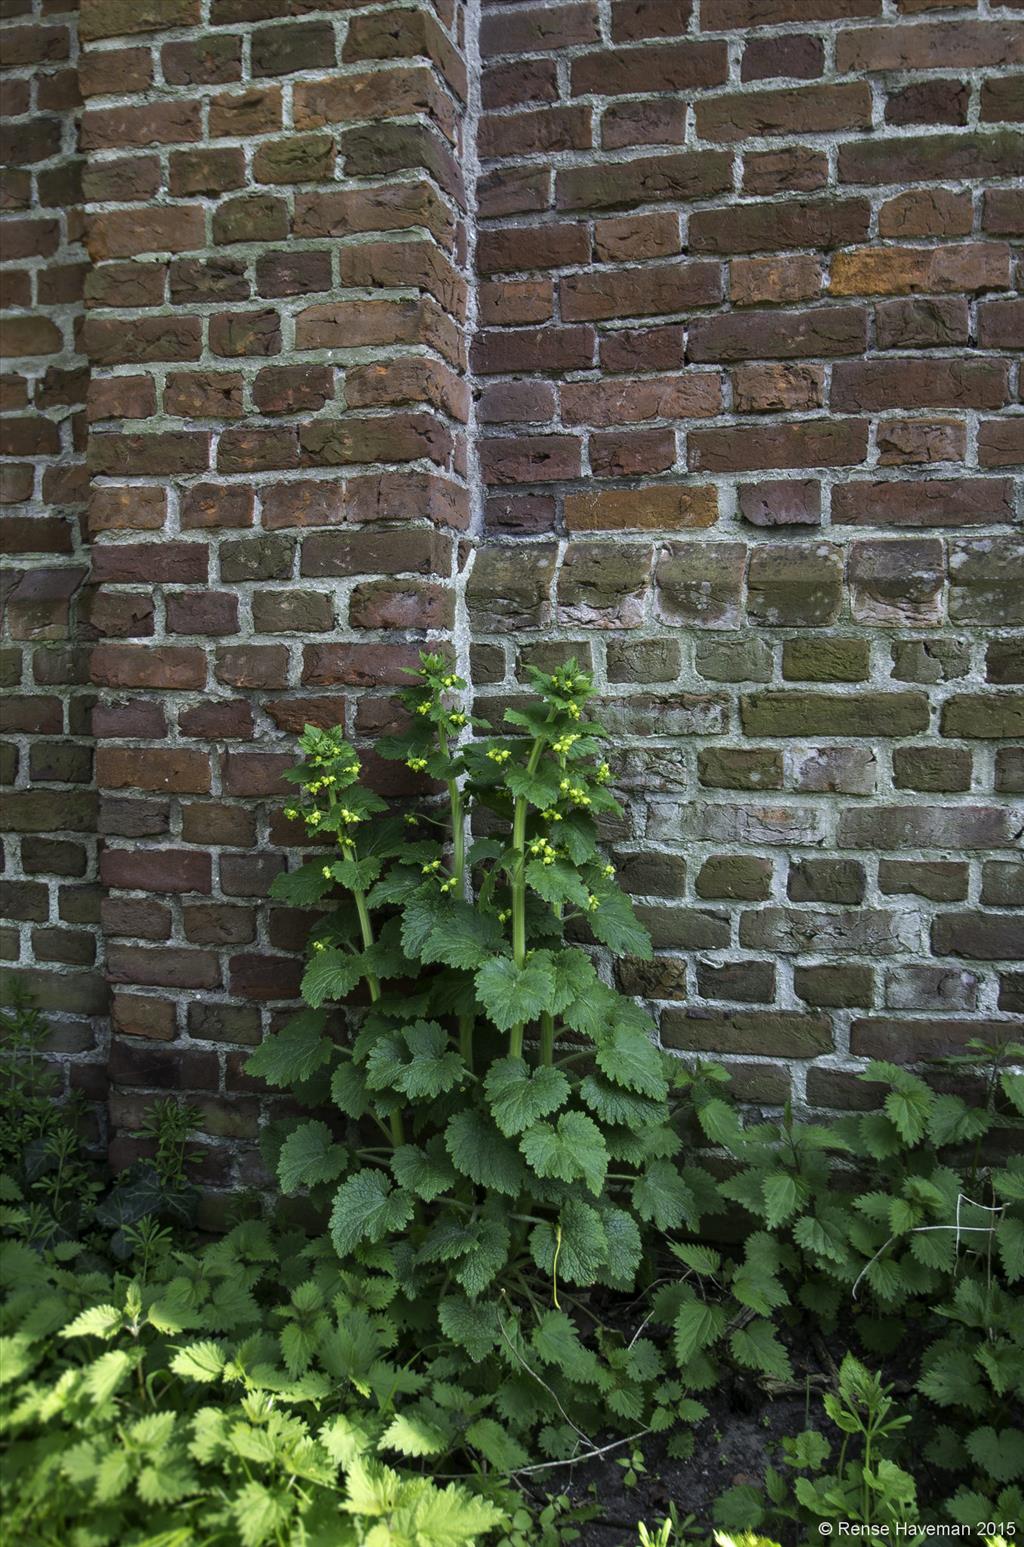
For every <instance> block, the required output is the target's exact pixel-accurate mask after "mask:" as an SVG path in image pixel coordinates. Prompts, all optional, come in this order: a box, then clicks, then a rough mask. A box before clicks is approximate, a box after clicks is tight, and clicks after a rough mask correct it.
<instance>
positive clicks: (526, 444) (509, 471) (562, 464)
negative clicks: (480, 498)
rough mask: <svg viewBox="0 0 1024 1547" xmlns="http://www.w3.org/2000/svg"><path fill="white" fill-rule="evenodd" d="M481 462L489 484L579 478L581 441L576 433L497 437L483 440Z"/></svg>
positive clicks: (546, 481)
mask: <svg viewBox="0 0 1024 1547" xmlns="http://www.w3.org/2000/svg"><path fill="white" fill-rule="evenodd" d="M480 465H481V468H482V470H483V478H484V482H485V483H486V484H501V483H550V482H553V481H557V480H559V479H562V478H578V477H579V474H580V443H579V441H578V440H577V439H576V437H575V436H572V435H517V436H501V437H496V438H494V439H489V440H485V441H483V442H482V443H481V445H480Z"/></svg>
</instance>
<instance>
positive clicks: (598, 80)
mask: <svg viewBox="0 0 1024 1547" xmlns="http://www.w3.org/2000/svg"><path fill="white" fill-rule="evenodd" d="M571 75H572V94H573V96H574V97H582V96H587V95H589V94H591V93H593V94H594V95H596V96H602V97H614V96H626V95H628V94H630V93H632V92H657V91H666V92H669V91H687V90H692V89H693V88H694V87H703V86H720V85H722V84H723V83H724V81H725V80H726V78H727V76H728V54H727V47H726V44H725V43H724V42H717V41H716V42H704V41H702V42H685V43H663V44H653V45H651V46H649V47H647V48H619V49H615V50H614V51H613V52H604V51H594V52H592V53H589V54H583V55H582V56H580V57H578V58H576V59H574V60H573V62H572V67H571Z"/></svg>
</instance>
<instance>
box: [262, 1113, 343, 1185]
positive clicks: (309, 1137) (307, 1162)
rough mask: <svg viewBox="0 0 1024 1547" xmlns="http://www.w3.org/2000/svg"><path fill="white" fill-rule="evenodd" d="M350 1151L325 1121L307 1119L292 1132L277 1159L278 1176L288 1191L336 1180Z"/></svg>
mask: <svg viewBox="0 0 1024 1547" xmlns="http://www.w3.org/2000/svg"><path fill="white" fill-rule="evenodd" d="M347 1158H348V1152H347V1151H346V1150H345V1148H344V1146H343V1145H341V1144H335V1142H334V1136H333V1134H332V1133H331V1130H330V1129H329V1128H328V1126H327V1124H326V1123H321V1122H308V1123H303V1124H301V1126H300V1127H298V1128H296V1129H295V1130H294V1131H293V1132H292V1133H290V1134H289V1135H288V1137H287V1139H285V1141H284V1143H283V1144H282V1146H281V1153H280V1154H279V1156H278V1159H277V1179H278V1181H279V1182H280V1184H281V1189H282V1191H283V1192H286V1193H294V1192H297V1191H298V1189H299V1188H300V1187H313V1186H315V1185H316V1183H317V1182H333V1181H334V1178H335V1177H336V1176H337V1175H338V1173H339V1172H340V1171H341V1170H342V1168H343V1167H344V1165H345V1161H346V1159H347Z"/></svg>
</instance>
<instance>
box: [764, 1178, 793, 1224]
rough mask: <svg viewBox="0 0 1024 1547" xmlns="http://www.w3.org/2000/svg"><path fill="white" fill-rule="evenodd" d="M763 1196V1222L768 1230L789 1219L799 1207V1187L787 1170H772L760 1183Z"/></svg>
mask: <svg viewBox="0 0 1024 1547" xmlns="http://www.w3.org/2000/svg"><path fill="white" fill-rule="evenodd" d="M761 1193H762V1196H763V1197H764V1222H765V1224H766V1225H767V1226H768V1228H769V1230H775V1229H777V1228H778V1226H779V1225H782V1224H785V1222H786V1220H787V1219H791V1218H792V1216H793V1215H794V1214H795V1213H796V1211H797V1209H798V1208H799V1207H800V1203H801V1189H799V1188H798V1185H797V1180H796V1178H795V1177H794V1176H791V1175H790V1173H789V1172H788V1171H773V1172H771V1173H770V1174H769V1175H768V1176H766V1177H765V1179H764V1181H763V1182H762V1183H761Z"/></svg>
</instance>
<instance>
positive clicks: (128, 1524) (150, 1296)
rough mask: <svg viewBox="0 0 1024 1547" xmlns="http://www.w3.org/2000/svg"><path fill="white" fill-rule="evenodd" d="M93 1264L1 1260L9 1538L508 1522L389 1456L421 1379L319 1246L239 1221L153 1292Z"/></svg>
mask: <svg viewBox="0 0 1024 1547" xmlns="http://www.w3.org/2000/svg"><path fill="white" fill-rule="evenodd" d="M4 1191H5V1194H6V1197H7V1200H8V1210H7V1213H6V1216H5V1223H6V1225H7V1228H8V1230H12V1229H13V1230H15V1231H16V1232H17V1231H18V1230H19V1229H20V1227H22V1226H23V1224H24V1219H23V1218H20V1217H19V1214H20V1213H21V1212H22V1211H20V1210H19V1208H18V1198H17V1188H16V1187H15V1186H14V1184H12V1183H9V1182H8V1183H7V1184H5V1187H4ZM80 1253H81V1247H80V1246H79V1245H77V1243H64V1244H63V1245H61V1246H58V1247H57V1248H56V1249H55V1251H54V1252H53V1253H51V1254H48V1255H47V1254H41V1253H39V1252H38V1251H35V1250H32V1249H31V1248H30V1247H29V1246H28V1245H27V1244H25V1243H24V1242H23V1241H22V1240H19V1239H8V1240H7V1241H6V1242H5V1243H4V1251H3V1255H2V1259H0V1283H2V1287H3V1288H4V1290H5V1298H4V1302H3V1307H2V1311H0V1329H2V1342H0V1352H2V1360H0V1385H2V1388H3V1389H2V1396H3V1402H2V1407H0V1454H2V1459H3V1467H2V1472H0V1475H2V1479H3V1494H4V1499H3V1503H4V1522H5V1526H6V1529H7V1532H8V1533H9V1535H10V1538H11V1540H12V1541H15V1540H16V1541H18V1542H19V1543H26V1544H28V1547H65V1544H68V1543H70V1544H72V1547H85V1544H89V1547H104V1544H109V1547H142V1544H144V1543H145V1544H148V1547H155V1544H157V1543H159V1544H160V1547H172V1544H174V1547H179V1544H180V1547H185V1544H187V1543H191V1542H195V1543H196V1544H200V1543H201V1544H203V1547H213V1544H223V1547H262V1544H264V1543H273V1544H277V1547H286V1544H287V1547H460V1544H466V1547H468V1544H470V1543H474V1542H477V1541H479V1540H481V1538H483V1537H484V1536H485V1535H490V1534H491V1533H492V1531H493V1530H494V1529H496V1528H497V1527H498V1526H499V1525H500V1524H501V1522H502V1520H503V1511H502V1509H501V1508H500V1507H499V1506H497V1505H495V1504H494V1503H492V1502H490V1501H489V1500H487V1499H485V1498H483V1497H482V1496H481V1495H479V1494H478V1493H474V1492H472V1491H471V1490H468V1489H466V1488H465V1487H462V1486H461V1485H458V1484H454V1483H449V1484H448V1485H447V1486H439V1485H437V1484H435V1483H434V1482H432V1481H431V1480H430V1479H429V1478H426V1477H423V1476H416V1475H414V1474H412V1473H410V1472H408V1471H406V1472H404V1473H401V1472H398V1471H396V1470H394V1468H393V1467H391V1466H390V1465H388V1464H387V1463H386V1462H385V1460H384V1459H383V1458H382V1455H381V1454H380V1452H381V1451H382V1450H384V1451H386V1450H387V1449H388V1448H392V1449H393V1448H394V1447H389V1445H388V1440H387V1431H388V1425H389V1423H392V1422H393V1421H394V1409H393V1401H392V1399H393V1396H394V1394H395V1392H396V1391H399V1390H409V1389H415V1388H416V1386H417V1377H415V1376H414V1375H413V1374H412V1373H411V1372H409V1371H407V1370H403V1369H401V1368H400V1367H398V1366H394V1365H392V1364H390V1362H389V1361H388V1359H387V1348H388V1344H389V1338H388V1336H387V1334H386V1331H385V1330H384V1328H383V1327H382V1324H381V1318H380V1317H379V1315H378V1314H377V1313H375V1312H374V1311H373V1310H372V1309H371V1308H370V1306H369V1305H368V1304H367V1302H366V1301H365V1300H364V1298H363V1296H362V1286H361V1285H360V1283H359V1282H358V1281H355V1280H350V1279H346V1278H345V1277H344V1276H341V1277H339V1275H338V1274H337V1272H336V1270H334V1269H332V1268H331V1267H330V1265H329V1264H327V1263H324V1262H323V1261H322V1260H321V1256H322V1254H318V1253H317V1251H316V1250H311V1249H310V1248H309V1247H308V1245H307V1244H306V1243H305V1242H303V1241H301V1240H300V1239H296V1238H294V1237H293V1238H291V1239H287V1238H286V1239H281V1240H275V1239H273V1238H272V1237H271V1235H270V1233H269V1231H268V1230H267V1229H266V1227H265V1226H262V1225H259V1224H250V1225H247V1226H240V1227H238V1228H237V1229H236V1230H235V1231H233V1232H231V1234H230V1235H229V1236H227V1237H225V1238H224V1239H223V1240H222V1241H219V1242H217V1243H215V1244H214V1245H212V1246H210V1247H208V1248H207V1249H206V1250H205V1251H204V1252H203V1253H202V1254H201V1255H192V1254H189V1253H187V1252H183V1251H181V1250H180V1249H173V1250H172V1249H168V1250H164V1251H163V1252H162V1253H160V1254H158V1255H157V1257H156V1258H155V1259H154V1261H153V1262H152V1263H151V1274H150V1281H149V1282H148V1283H143V1282H141V1281H140V1280H139V1279H138V1278H135V1277H129V1276H126V1275H123V1274H121V1273H117V1272H115V1273H114V1274H113V1275H110V1274H107V1273H105V1272H101V1271H94V1270H90V1271H75V1268H74V1266H73V1264H74V1261H75V1258H76V1257H77V1256H78V1255H80ZM278 1261H280V1262H281V1263H282V1265H286V1266H285V1267H284V1271H283V1277H279V1276H278V1274H277V1271H276V1264H277V1263H278ZM299 1345H302V1347H303V1349H304V1351H305V1354H306V1355H308V1357H304V1358H303V1360H302V1363H303V1365H304V1373H303V1374H302V1375H301V1376H295V1375H294V1374H292V1373H290V1371H293V1370H294V1368H295V1364H296V1349H297V1348H298V1347H299Z"/></svg>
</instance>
